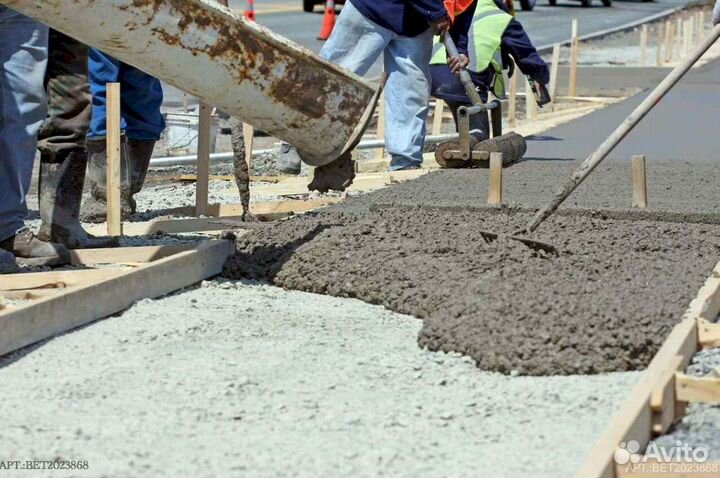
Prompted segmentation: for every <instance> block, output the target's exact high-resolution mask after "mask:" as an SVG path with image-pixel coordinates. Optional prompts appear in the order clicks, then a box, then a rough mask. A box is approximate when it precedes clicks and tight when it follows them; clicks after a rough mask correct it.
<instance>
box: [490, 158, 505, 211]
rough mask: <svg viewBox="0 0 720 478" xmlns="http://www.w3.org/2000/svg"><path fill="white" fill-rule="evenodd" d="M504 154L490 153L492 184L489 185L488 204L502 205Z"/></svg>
mask: <svg viewBox="0 0 720 478" xmlns="http://www.w3.org/2000/svg"><path fill="white" fill-rule="evenodd" d="M502 163H503V155H502V153H490V183H489V185H488V204H490V205H492V206H494V205H498V204H502Z"/></svg>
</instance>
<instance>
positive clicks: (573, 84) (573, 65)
mask: <svg viewBox="0 0 720 478" xmlns="http://www.w3.org/2000/svg"><path fill="white" fill-rule="evenodd" d="M579 47H580V43H579V41H578V21H577V18H573V21H572V43H571V45H570V84H569V86H568V96H577V63H578V49H579Z"/></svg>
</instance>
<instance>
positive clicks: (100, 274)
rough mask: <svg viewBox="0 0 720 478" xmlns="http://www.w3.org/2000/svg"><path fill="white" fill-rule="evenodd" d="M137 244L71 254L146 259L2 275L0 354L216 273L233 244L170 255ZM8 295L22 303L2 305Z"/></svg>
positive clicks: (206, 245) (210, 244)
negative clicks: (108, 265) (130, 264)
mask: <svg viewBox="0 0 720 478" xmlns="http://www.w3.org/2000/svg"><path fill="white" fill-rule="evenodd" d="M128 249H133V248H128ZM138 249H140V250H139V251H128V250H127V249H117V250H114V251H112V252H110V251H93V252H89V251H80V252H76V253H75V257H76V259H77V260H79V261H86V260H99V261H100V262H104V261H109V260H117V259H123V258H122V257H120V256H121V255H122V254H123V253H125V254H126V256H125V257H124V259H133V260H137V259H141V260H147V261H148V262H146V263H145V264H138V265H136V266H135V267H125V268H117V267H116V268H108V269H93V270H78V271H54V272H41V273H30V274H9V275H4V276H2V281H1V282H0V284H1V285H0V355H4V354H7V353H9V352H13V351H15V350H18V349H20V348H22V347H25V346H27V345H30V344H33V343H35V342H39V341H41V340H44V339H47V338H49V337H52V336H54V335H57V334H60V333H63V332H65V331H68V330H71V329H74V328H76V327H79V326H81V325H84V324H87V323H89V322H92V321H94V320H97V319H101V318H103V317H107V316H109V315H112V314H115V313H117V312H120V311H122V310H125V309H127V308H128V307H130V306H132V305H133V304H134V303H135V302H136V301H138V300H140V299H145V298H156V297H160V296H163V295H166V294H169V293H171V292H174V291H176V290H179V289H182V288H183V287H188V286H190V285H192V284H195V283H197V282H200V281H202V280H204V279H207V278H209V277H212V276H215V275H217V274H219V273H220V272H222V267H223V264H224V263H225V260H226V259H227V257H228V256H229V255H230V254H231V253H232V252H233V250H234V246H233V244H232V242H231V241H226V240H222V241H208V242H205V243H203V244H200V245H198V246H196V247H193V248H192V249H189V250H179V251H176V252H175V253H172V254H170V253H171V252H173V251H172V249H163V248H138ZM103 254H105V256H104V258H103ZM167 254H169V255H167ZM108 255H110V256H112V257H109V256H108ZM92 257H94V259H91V258H92ZM158 257H159V258H158ZM140 262H142V261H140ZM3 299H4V300H3ZM8 299H9V300H23V301H24V302H23V303H21V304H10V305H8V304H4V302H5V301H6V300H8Z"/></svg>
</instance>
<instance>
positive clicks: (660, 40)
mask: <svg viewBox="0 0 720 478" xmlns="http://www.w3.org/2000/svg"><path fill="white" fill-rule="evenodd" d="M663 30H664V29H663V24H662V23H658V26H657V48H656V49H655V65H656V66H661V65H662V63H663V56H662V46H663V35H664V31H663Z"/></svg>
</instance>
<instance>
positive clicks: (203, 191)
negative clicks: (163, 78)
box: [195, 103, 212, 216]
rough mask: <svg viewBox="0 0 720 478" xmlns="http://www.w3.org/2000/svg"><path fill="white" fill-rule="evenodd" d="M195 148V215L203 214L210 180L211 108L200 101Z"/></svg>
mask: <svg viewBox="0 0 720 478" xmlns="http://www.w3.org/2000/svg"><path fill="white" fill-rule="evenodd" d="M199 116H200V119H199V126H198V150H197V182H196V183H195V215H197V216H205V215H206V214H207V207H208V190H209V182H210V128H211V126H212V108H211V107H210V106H208V105H206V104H205V103H200V113H199Z"/></svg>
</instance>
